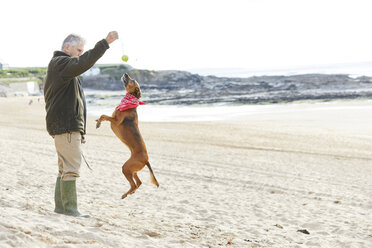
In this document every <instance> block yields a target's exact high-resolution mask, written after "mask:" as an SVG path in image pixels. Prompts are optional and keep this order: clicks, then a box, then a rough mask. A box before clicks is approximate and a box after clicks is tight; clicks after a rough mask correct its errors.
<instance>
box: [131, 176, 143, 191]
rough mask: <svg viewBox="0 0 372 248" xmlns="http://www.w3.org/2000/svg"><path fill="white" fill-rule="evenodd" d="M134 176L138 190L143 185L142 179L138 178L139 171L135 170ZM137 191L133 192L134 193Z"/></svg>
mask: <svg viewBox="0 0 372 248" xmlns="http://www.w3.org/2000/svg"><path fill="white" fill-rule="evenodd" d="M133 177H134V180H135V181H136V190H137V189H138V188H139V187H140V186H141V184H142V182H141V180H140V179H139V178H138V175H137V172H134V173H133ZM134 192H135V191H133V192H132V194H133V193H134Z"/></svg>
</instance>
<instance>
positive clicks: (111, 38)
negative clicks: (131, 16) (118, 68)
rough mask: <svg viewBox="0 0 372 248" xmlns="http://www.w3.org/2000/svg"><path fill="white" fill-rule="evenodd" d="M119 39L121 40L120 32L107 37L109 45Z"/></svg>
mask: <svg viewBox="0 0 372 248" xmlns="http://www.w3.org/2000/svg"><path fill="white" fill-rule="evenodd" d="M117 39H119V35H118V32H116V31H111V32H110V33H108V35H107V37H106V41H107V43H109V44H111V43H112V42H114V41H116V40H117Z"/></svg>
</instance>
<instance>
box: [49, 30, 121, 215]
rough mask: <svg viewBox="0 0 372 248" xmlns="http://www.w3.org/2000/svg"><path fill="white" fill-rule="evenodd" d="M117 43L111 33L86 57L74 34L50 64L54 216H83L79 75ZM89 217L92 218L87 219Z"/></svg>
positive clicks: (82, 105) (81, 41)
mask: <svg viewBox="0 0 372 248" xmlns="http://www.w3.org/2000/svg"><path fill="white" fill-rule="evenodd" d="M117 39H118V33H117V32H116V31H112V32H110V33H108V35H107V37H106V39H103V40H101V41H99V42H97V44H96V45H95V47H94V48H93V49H91V50H89V51H87V52H85V53H84V54H83V51H84V44H85V41H84V39H83V38H81V37H80V36H78V35H74V34H71V35H69V36H67V38H66V39H65V40H64V41H63V44H62V51H55V52H54V55H53V58H52V59H51V61H50V62H49V65H48V70H47V75H46V78H45V84H44V98H45V110H46V126H47V131H48V133H49V134H50V135H51V136H52V137H53V138H54V143H55V147H56V151H57V155H58V167H59V170H58V176H57V181H56V187H55V194H54V200H55V210H54V211H55V212H56V213H60V214H66V215H72V216H83V215H82V214H80V213H79V211H78V208H77V195H76V179H77V178H78V177H79V169H80V164H81V157H82V151H81V144H82V143H84V142H85V141H84V135H85V132H86V115H87V114H86V102H85V96H84V92H83V89H82V86H81V82H80V80H79V78H78V76H79V75H81V74H82V73H84V72H85V71H87V70H88V69H90V68H91V67H92V66H93V65H94V64H95V63H96V61H97V60H98V59H99V58H100V57H102V55H103V54H104V53H105V51H106V50H107V49H108V48H109V44H111V43H112V42H114V41H115V40H117ZM84 217H89V216H84Z"/></svg>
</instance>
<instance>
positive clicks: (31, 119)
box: [0, 97, 372, 248]
mask: <svg viewBox="0 0 372 248" xmlns="http://www.w3.org/2000/svg"><path fill="white" fill-rule="evenodd" d="M30 99H31V98H30V97H14V98H0V115H1V119H0V175H1V180H0V191H1V193H0V208H1V211H0V247H89V248H90V247H129V248H131V247H138V248H143V247H148V248H150V247H157V248H158V247H332V248H334V247H345V248H350V247H351V248H353V247H355V248H359V247H365V248H367V247H372V153H371V151H372V125H371V123H372V114H371V113H372V112H371V110H372V101H370V100H352V101H351V100H350V101H333V102H323V103H320V102H318V103H292V104H278V105H264V106H261V107H259V108H258V111H255V112H254V113H249V112H247V113H241V114H239V115H236V116H235V117H234V116H229V117H228V118H226V119H224V120H219V121H195V122H193V121H187V122H141V123H140V129H141V131H142V135H143V137H144V140H145V142H146V145H147V149H148V152H149V157H150V162H151V165H152V168H153V170H154V174H155V176H156V177H157V180H158V181H159V183H160V187H159V188H156V187H155V186H154V185H152V184H151V183H150V177H149V172H148V169H147V168H144V169H143V170H142V171H141V172H140V173H139V177H140V178H141V179H142V181H143V184H142V186H141V188H140V189H139V190H138V191H137V192H136V193H135V194H134V195H130V196H128V197H127V198H126V199H124V200H122V199H121V195H122V194H123V193H124V192H126V191H127V190H128V189H129V184H128V182H127V181H126V180H125V179H124V176H123V175H122V173H121V166H122V164H123V163H124V162H125V161H126V159H127V158H128V157H129V150H128V149H127V147H125V146H124V145H123V144H122V143H121V142H120V141H119V140H118V139H117V138H116V137H115V136H114V134H113V133H112V131H111V129H110V128H109V124H108V123H102V126H101V128H100V129H95V121H94V120H95V117H94V116H90V117H89V118H88V130H87V133H88V134H87V143H86V144H85V145H84V146H83V149H84V154H85V157H86V159H87V160H88V162H89V163H90V165H91V167H92V168H93V171H91V170H89V169H88V168H87V166H85V164H83V165H82V167H81V178H79V179H78V182H77V188H78V201H79V209H80V211H81V212H82V213H88V214H90V215H91V218H88V219H85V218H75V217H70V216H65V215H60V214H56V213H54V212H53V210H54V198H53V197H54V185H55V179H56V176H57V155H56V152H55V148H54V142H53V139H52V138H51V137H50V136H49V135H48V133H47V132H46V129H45V120H44V118H45V110H44V103H43V100H40V102H38V100H37V97H33V104H31V105H29V104H28V102H29V100H30ZM220 114H221V115H223V114H224V113H223V112H221V113H220Z"/></svg>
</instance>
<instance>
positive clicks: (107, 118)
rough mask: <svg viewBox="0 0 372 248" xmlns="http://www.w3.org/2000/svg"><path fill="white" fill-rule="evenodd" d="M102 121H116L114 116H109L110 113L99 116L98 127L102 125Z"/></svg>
mask: <svg viewBox="0 0 372 248" xmlns="http://www.w3.org/2000/svg"><path fill="white" fill-rule="evenodd" d="M102 121H110V122H114V121H115V118H112V117H111V116H108V115H101V117H99V119H98V120H96V122H97V123H96V128H99V127H100V126H101V122H102Z"/></svg>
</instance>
